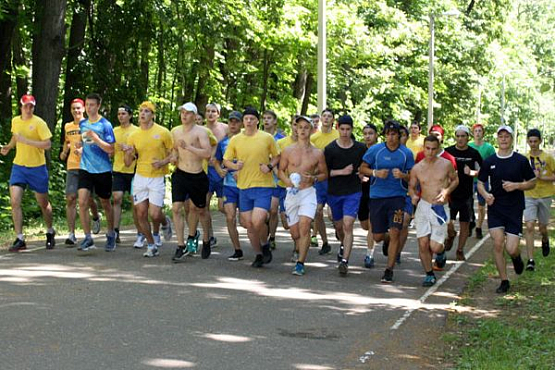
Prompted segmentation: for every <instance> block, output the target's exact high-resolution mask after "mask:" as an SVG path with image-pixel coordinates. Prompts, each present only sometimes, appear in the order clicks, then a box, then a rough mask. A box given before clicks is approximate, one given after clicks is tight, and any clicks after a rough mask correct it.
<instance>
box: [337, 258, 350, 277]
mask: <svg viewBox="0 0 555 370" xmlns="http://www.w3.org/2000/svg"><path fill="white" fill-rule="evenodd" d="M337 268H338V269H339V275H341V276H347V271H349V264H348V263H347V261H341V262H339V266H338V267H337Z"/></svg>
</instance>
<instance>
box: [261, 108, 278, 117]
mask: <svg viewBox="0 0 555 370" xmlns="http://www.w3.org/2000/svg"><path fill="white" fill-rule="evenodd" d="M265 114H269V115H270V116H272V117H274V119H277V114H276V112H274V111H273V110H271V109H266V110H265V111H264V113H262V116H264V115H265Z"/></svg>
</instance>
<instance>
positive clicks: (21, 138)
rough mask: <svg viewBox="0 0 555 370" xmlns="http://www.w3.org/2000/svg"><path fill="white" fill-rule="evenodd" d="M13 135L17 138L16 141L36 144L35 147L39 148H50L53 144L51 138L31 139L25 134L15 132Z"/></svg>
mask: <svg viewBox="0 0 555 370" xmlns="http://www.w3.org/2000/svg"><path fill="white" fill-rule="evenodd" d="M13 137H14V138H15V141H16V142H18V143H21V144H25V145H30V146H34V147H35V148H39V149H44V150H48V149H50V147H51V146H52V142H51V141H50V139H46V140H31V139H27V138H26V137H25V136H23V135H19V134H15V135H14V136H13ZM10 143H11V141H10Z"/></svg>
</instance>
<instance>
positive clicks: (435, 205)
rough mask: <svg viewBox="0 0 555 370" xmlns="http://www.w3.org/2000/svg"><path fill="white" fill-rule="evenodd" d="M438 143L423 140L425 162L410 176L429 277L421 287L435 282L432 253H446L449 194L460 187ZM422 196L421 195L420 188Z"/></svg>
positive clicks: (433, 139)
mask: <svg viewBox="0 0 555 370" xmlns="http://www.w3.org/2000/svg"><path fill="white" fill-rule="evenodd" d="M438 150H439V140H438V138H437V137H436V136H433V135H430V136H428V137H426V138H425V139H424V154H425V157H424V160H422V161H420V162H419V163H417V164H416V165H415V166H414V167H413V169H412V171H411V173H410V182H409V194H410V196H411V198H412V203H413V204H414V205H417V208H416V214H415V216H414V220H415V226H416V237H417V238H418V249H419V252H420V262H421V263H422V267H424V271H425V272H426V277H425V278H424V281H423V282H422V286H425V287H429V286H432V285H434V284H435V283H436V277H435V274H434V270H433V268H432V254H433V253H438V254H439V253H443V250H444V246H443V243H444V241H445V236H446V235H447V222H448V221H449V207H448V205H447V200H448V196H449V194H451V192H452V191H453V190H454V189H455V188H456V187H457V186H458V185H459V178H458V176H457V173H456V172H455V169H454V168H453V166H452V165H451V163H450V162H449V161H448V160H446V159H444V158H441V157H438V156H437V154H438ZM418 184H419V185H420V191H421V193H420V194H419V193H418V190H417V185H418Z"/></svg>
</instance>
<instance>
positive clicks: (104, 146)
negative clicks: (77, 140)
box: [84, 130, 127, 166]
mask: <svg viewBox="0 0 555 370" xmlns="http://www.w3.org/2000/svg"><path fill="white" fill-rule="evenodd" d="M84 136H86V137H89V138H90V139H91V140H92V141H94V143H95V144H96V145H98V146H99V147H100V149H102V150H103V151H105V152H106V153H108V154H110V155H111V154H112V153H113V152H114V144H111V143H107V142H105V141H104V140H102V139H101V138H100V136H98V135H97V134H96V132H94V131H93V130H89V131H86V132H85V134H84ZM126 166H127V165H126Z"/></svg>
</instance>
